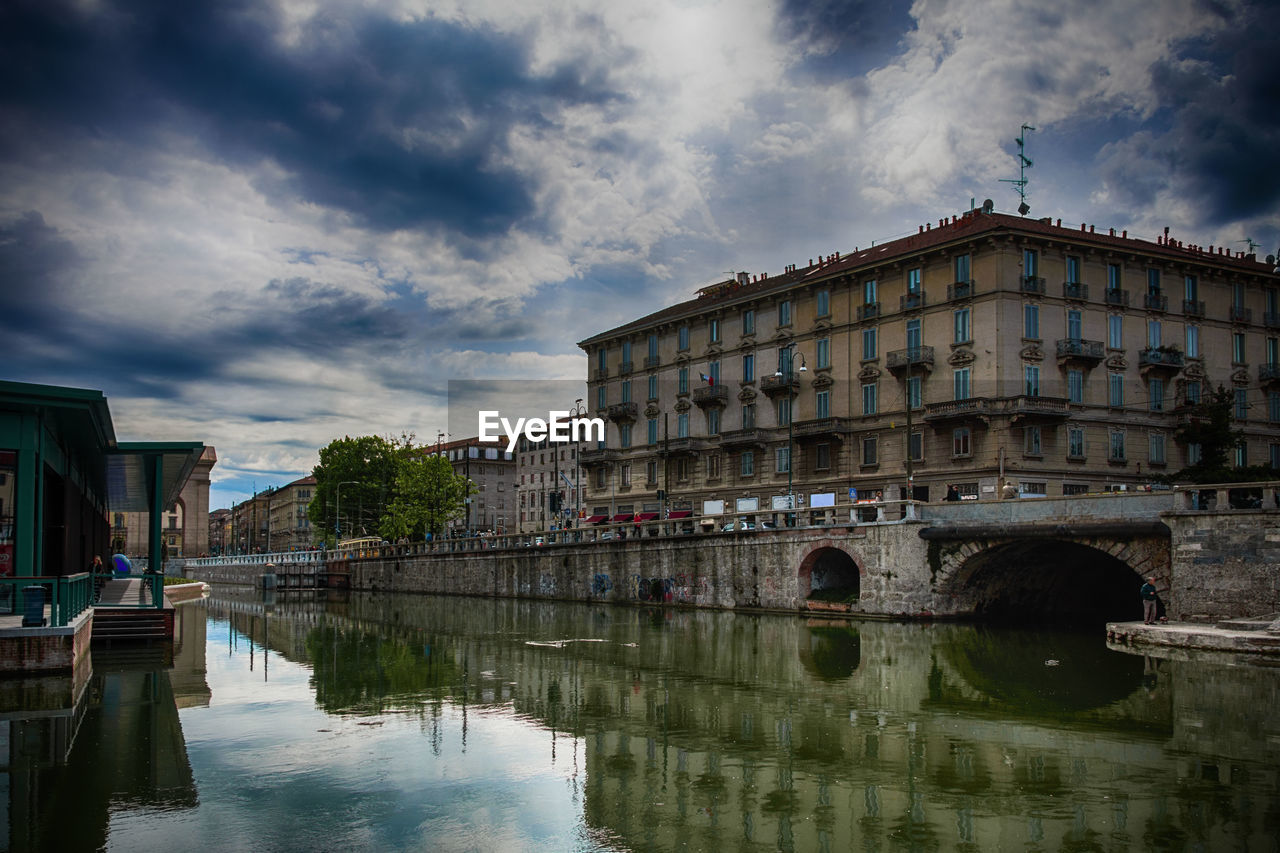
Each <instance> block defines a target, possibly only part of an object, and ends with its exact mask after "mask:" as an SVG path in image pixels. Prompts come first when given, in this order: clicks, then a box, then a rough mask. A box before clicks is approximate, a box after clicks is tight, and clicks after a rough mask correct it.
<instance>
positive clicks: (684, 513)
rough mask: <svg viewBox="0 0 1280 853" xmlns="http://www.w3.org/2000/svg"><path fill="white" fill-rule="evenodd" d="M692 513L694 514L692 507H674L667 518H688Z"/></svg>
mask: <svg viewBox="0 0 1280 853" xmlns="http://www.w3.org/2000/svg"><path fill="white" fill-rule="evenodd" d="M691 515H693V510H691V509H673V510H671V512H669V513H667V518H688V517H689V516H691Z"/></svg>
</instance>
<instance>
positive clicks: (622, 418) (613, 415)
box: [609, 403, 640, 423]
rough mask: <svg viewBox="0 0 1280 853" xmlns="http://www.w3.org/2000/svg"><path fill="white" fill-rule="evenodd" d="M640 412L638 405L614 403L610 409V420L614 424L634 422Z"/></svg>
mask: <svg viewBox="0 0 1280 853" xmlns="http://www.w3.org/2000/svg"><path fill="white" fill-rule="evenodd" d="M639 410H640V407H639V406H638V405H637V404H636V403H614V404H613V405H611V406H610V407H609V420H611V421H613V422H614V423H625V422H627V421H634V420H635V419H636V415H637V413H638V412H639Z"/></svg>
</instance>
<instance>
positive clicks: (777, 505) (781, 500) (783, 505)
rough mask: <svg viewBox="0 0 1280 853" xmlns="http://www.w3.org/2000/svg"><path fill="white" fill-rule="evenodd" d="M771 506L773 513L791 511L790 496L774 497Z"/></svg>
mask: <svg viewBox="0 0 1280 853" xmlns="http://www.w3.org/2000/svg"><path fill="white" fill-rule="evenodd" d="M772 506H773V509H774V510H775V511H776V510H783V509H791V495H774V496H773V504H772Z"/></svg>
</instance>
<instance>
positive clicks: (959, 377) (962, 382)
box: [951, 367, 969, 400]
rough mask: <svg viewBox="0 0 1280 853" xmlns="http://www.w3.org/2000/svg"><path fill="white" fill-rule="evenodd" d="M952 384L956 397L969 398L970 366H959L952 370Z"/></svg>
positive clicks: (957, 398)
mask: <svg viewBox="0 0 1280 853" xmlns="http://www.w3.org/2000/svg"><path fill="white" fill-rule="evenodd" d="M951 385H952V388H953V389H954V393H953V395H952V396H953V398H954V399H956V400H967V399H969V368H967V367H958V368H956V369H955V370H954V371H952V373H951Z"/></svg>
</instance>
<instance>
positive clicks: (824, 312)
mask: <svg viewBox="0 0 1280 853" xmlns="http://www.w3.org/2000/svg"><path fill="white" fill-rule="evenodd" d="M815 302H816V303H817V304H816V308H817V312H818V313H817V315H818V316H819V317H829V316H831V291H829V290H819V291H818V293H817V294H816V297H815Z"/></svg>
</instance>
